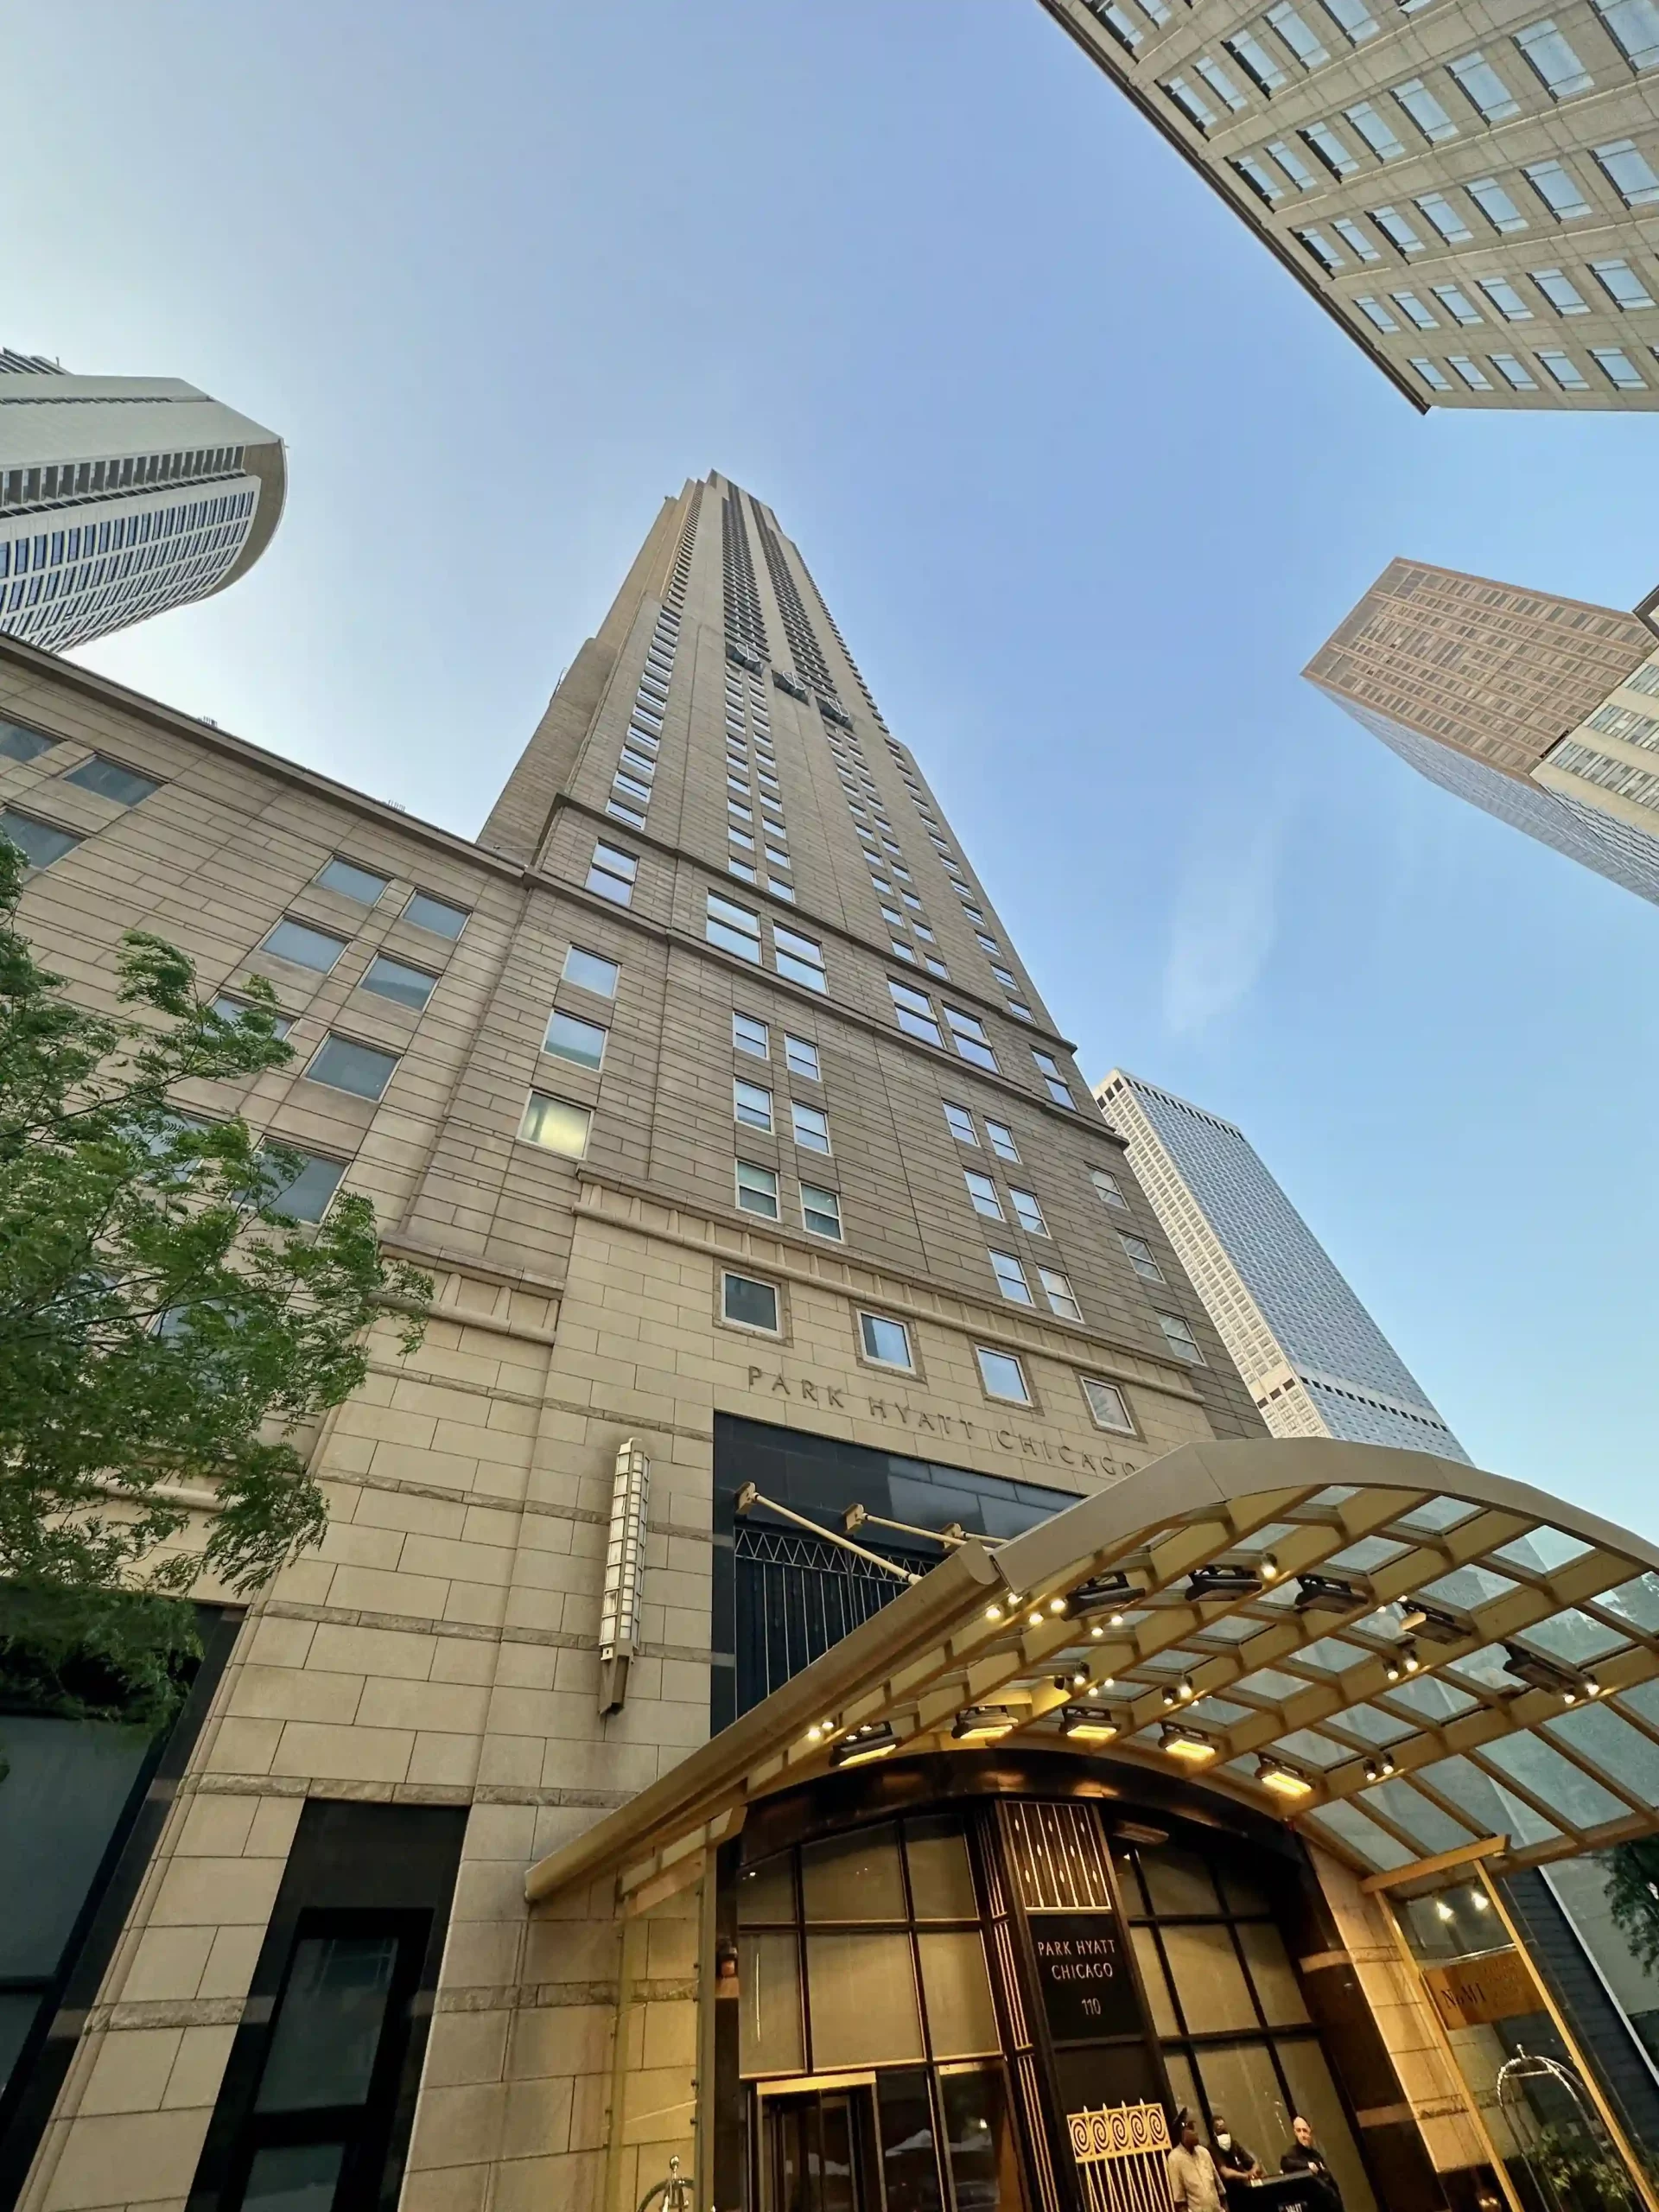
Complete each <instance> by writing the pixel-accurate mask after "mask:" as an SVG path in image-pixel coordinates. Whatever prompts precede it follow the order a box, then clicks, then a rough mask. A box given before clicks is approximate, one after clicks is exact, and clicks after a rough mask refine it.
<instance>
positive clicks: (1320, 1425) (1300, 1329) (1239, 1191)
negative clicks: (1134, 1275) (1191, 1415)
mask: <svg viewBox="0 0 1659 2212" xmlns="http://www.w3.org/2000/svg"><path fill="white" fill-rule="evenodd" d="M1096 1096H1097V1097H1098V1098H1099V1100H1100V1103H1101V1108H1102V1110H1103V1112H1104V1113H1105V1115H1106V1116H1107V1118H1108V1120H1109V1122H1111V1123H1112V1125H1113V1127H1114V1128H1116V1130H1117V1131H1118V1133H1119V1135H1122V1137H1124V1138H1126V1139H1127V1140H1128V1160H1129V1165H1130V1166H1131V1167H1132V1168H1133V1169H1134V1170H1135V1179H1136V1180H1137V1181H1138V1182H1139V1184H1140V1185H1141V1189H1142V1190H1144V1191H1145V1192H1146V1193H1147V1197H1148V1198H1150V1199H1151V1201H1152V1203H1153V1205H1154V1206H1155V1207H1156V1208H1157V1211H1158V1216H1159V1218H1160V1221H1161V1222H1162V1223H1163V1225H1164V1230H1165V1234H1166V1236H1168V1238H1169V1241H1170V1243H1171V1244H1172V1245H1173V1247H1174V1249H1175V1250H1176V1251H1177V1252H1178V1253H1179V1255H1180V1258H1181V1262H1182V1264H1183V1266H1184V1267H1185V1269H1186V1271H1187V1273H1188V1274H1189V1275H1190V1276H1191V1278H1192V1281H1193V1283H1194V1285H1195V1286H1196V1287H1197V1288H1198V1294H1199V1295H1200V1297H1201V1298H1202V1299H1203V1300H1204V1301H1205V1305H1206V1306H1208V1308H1209V1310H1210V1318H1211V1320H1212V1321H1213V1322H1214V1323H1215V1325H1216V1329H1217V1333H1218V1334H1219V1336H1220V1337H1221V1339H1222V1342H1223V1343H1224V1344H1225V1345H1226V1347H1227V1349H1228V1351H1230V1353H1231V1354H1232V1356H1233V1359H1234V1362H1235V1363H1236V1365H1237V1368H1238V1370H1239V1372H1240V1373H1241V1374H1242V1375H1243V1377H1244V1379H1245V1381H1246V1382H1247V1383H1249V1386H1250V1390H1251V1393H1252V1395H1254V1397H1255V1402H1256V1405H1257V1407H1258V1408H1259V1409H1260V1411H1261V1413H1262V1418H1263V1420H1264V1421H1266V1422H1267V1424H1268V1427H1269V1428H1270V1429H1271V1430H1272V1431H1273V1433H1274V1435H1275V1436H1338V1437H1347V1438H1350V1439H1351V1440H1353V1441H1354V1442H1355V1443H1361V1444H1392V1445H1398V1446H1405V1447H1408V1448H1412V1449H1415V1450H1417V1451H1419V1452H1438V1453H1439V1454H1440V1457H1441V1458H1443V1459H1461V1460H1465V1461H1466V1460H1467V1459H1468V1454H1467V1453H1466V1452H1465V1451H1464V1448H1463V1446H1461V1445H1460V1444H1459V1442H1458V1440H1457V1439H1456V1437H1455V1436H1453V1435H1452V1432H1451V1430H1450V1429H1449V1428H1447V1427H1446V1423H1445V1422H1444V1421H1442V1420H1441V1418H1440V1414H1438V1413H1437V1412H1436V1411H1435V1409H1434V1408H1433V1406H1432V1405H1431V1404H1430V1403H1429V1401H1428V1397H1427V1393H1426V1392H1425V1391H1424V1389H1423V1388H1422V1386H1421V1384H1420V1383H1418V1382H1417V1380H1416V1378H1415V1377H1414V1376H1413V1374H1412V1373H1411V1370H1409V1369H1408V1367H1407V1365H1406V1364H1405V1362H1404V1361H1403V1360H1402V1358H1401V1357H1400V1356H1399V1354H1398V1353H1397V1352H1396V1351H1395V1349H1394V1347H1393V1345H1392V1344H1389V1341H1388V1338H1386V1337H1385V1336H1384V1335H1383V1332H1382V1331H1381V1330H1380V1329H1379V1328H1378V1327H1377V1325H1376V1322H1375V1321H1373V1320H1372V1319H1371V1317H1370V1314H1369V1313H1367V1312H1366V1311H1365V1308H1364V1307H1363V1306H1362V1305H1361V1304H1360V1302H1359V1300H1358V1299H1357V1298H1356V1297H1355V1295H1354V1294H1353V1291H1352V1290H1351V1288H1350V1287H1349V1285H1348V1283H1347V1282H1346V1281H1345V1280H1344V1277H1343V1275H1342V1274H1341V1273H1340V1271H1339V1270H1338V1268H1337V1266H1336V1264H1335V1262H1333V1261H1332V1258H1331V1255H1330V1254H1329V1253H1328V1252H1327V1251H1326V1250H1325V1248H1324V1246H1323V1245H1322V1244H1321V1243H1319V1239H1318V1238H1317V1237H1316V1236H1314V1234H1313V1230H1311V1229H1309V1227H1308V1226H1307V1224H1306V1222H1305V1221H1304V1220H1303V1219H1302V1217H1301V1216H1300V1214H1299V1213H1298V1212H1297V1211H1296V1209H1295V1207H1294V1206H1293V1205H1292V1204H1291V1202H1290V1200H1289V1199H1288V1198H1287V1197H1286V1195H1285V1193H1284V1192H1283V1191H1282V1190H1281V1188H1280V1186H1279V1185H1278V1184H1277V1183H1276V1182H1275V1181H1274V1178H1273V1177H1272V1175H1270V1174H1269V1173H1268V1169H1267V1167H1266V1166H1265V1165H1264V1163H1263V1161H1262V1158H1261V1156H1260V1154H1258V1153H1257V1152H1256V1151H1255V1147H1253V1146H1252V1145H1251V1143H1250V1141H1249V1139H1248V1138H1247V1137H1246V1136H1245V1135H1244V1132H1243V1130H1242V1129H1240V1128H1236V1127H1235V1126H1234V1124H1233V1123H1232V1122H1224V1121H1223V1120H1222V1118H1221V1117H1220V1116H1219V1115H1217V1114H1211V1113H1209V1112H1207V1111H1206V1110H1205V1109H1204V1108H1203V1107H1201V1106H1194V1105H1193V1104H1192V1103H1191V1102H1190V1101H1189V1100H1187V1099H1185V1098H1177V1097H1176V1096H1174V1094H1173V1092H1171V1091H1167V1090H1160V1089H1159V1088H1158V1087H1157V1085H1156V1084H1150V1083H1143V1082H1142V1081H1141V1079H1140V1077H1137V1076H1132V1075H1127V1074H1125V1073H1124V1071H1122V1069H1121V1068H1114V1069H1113V1070H1112V1071H1111V1073H1110V1074H1109V1076H1108V1077H1106V1079H1105V1081H1104V1082H1103V1083H1102V1084H1100V1086H1099V1088H1098V1090H1096ZM1125 1243H1126V1245H1128V1247H1129V1248H1130V1249H1131V1256H1132V1257H1134V1258H1135V1261H1136V1264H1137V1265H1139V1266H1141V1268H1150V1267H1152V1266H1154V1265H1155V1264H1156V1263H1155V1262H1154V1260H1153V1257H1152V1255H1151V1254H1150V1253H1144V1254H1136V1253H1135V1250H1134V1246H1135V1239H1134V1238H1133V1237H1129V1236H1126V1238H1125Z"/></svg>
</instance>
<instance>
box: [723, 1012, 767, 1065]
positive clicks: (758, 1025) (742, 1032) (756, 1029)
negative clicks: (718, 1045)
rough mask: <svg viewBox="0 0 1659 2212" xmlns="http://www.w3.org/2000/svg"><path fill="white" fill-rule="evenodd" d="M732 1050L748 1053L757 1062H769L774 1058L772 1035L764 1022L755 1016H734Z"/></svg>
mask: <svg viewBox="0 0 1659 2212" xmlns="http://www.w3.org/2000/svg"><path fill="white" fill-rule="evenodd" d="M732 1050H733V1051H734V1052H747V1053H749V1054H750V1055H751V1057H752V1058H754V1059H757V1060H769V1059H770V1058H772V1033H771V1031H770V1030H769V1029H768V1028H767V1027H766V1023H765V1022H764V1021H757V1020H755V1019H754V1017H753V1014H733V1016H732Z"/></svg>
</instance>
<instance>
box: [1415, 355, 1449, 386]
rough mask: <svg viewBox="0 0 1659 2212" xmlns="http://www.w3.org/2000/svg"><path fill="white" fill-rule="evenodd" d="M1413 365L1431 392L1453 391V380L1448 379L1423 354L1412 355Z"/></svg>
mask: <svg viewBox="0 0 1659 2212" xmlns="http://www.w3.org/2000/svg"><path fill="white" fill-rule="evenodd" d="M1411 365H1412V367H1413V368H1414V369H1415V370H1416V372H1417V373H1418V375H1419V376H1420V377H1421V378H1422V380H1423V382H1424V383H1425V384H1426V385H1427V386H1428V388H1429V390H1430V391H1451V389H1452V379H1451V378H1450V377H1448V376H1447V375H1446V373H1445V372H1444V371H1443V370H1441V369H1438V368H1436V367H1435V365H1434V364H1433V361H1431V360H1428V359H1425V357H1424V356H1423V355H1422V354H1421V353H1414V354H1413V355H1412V357H1411Z"/></svg>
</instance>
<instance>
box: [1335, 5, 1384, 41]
mask: <svg viewBox="0 0 1659 2212" xmlns="http://www.w3.org/2000/svg"><path fill="white" fill-rule="evenodd" d="M1324 6H1325V14H1326V15H1327V16H1330V17H1331V19H1332V22H1335V23H1337V24H1338V25H1340V27H1341V28H1342V29H1344V31H1346V33H1347V34H1348V36H1349V38H1350V39H1351V41H1352V42H1353V43H1354V45H1356V46H1363V44H1364V42H1365V41H1366V40H1367V39H1368V38H1375V37H1376V22H1375V20H1374V19H1373V17H1372V15H1371V12H1370V9H1369V8H1367V7H1366V5H1365V3H1364V0H1324Z"/></svg>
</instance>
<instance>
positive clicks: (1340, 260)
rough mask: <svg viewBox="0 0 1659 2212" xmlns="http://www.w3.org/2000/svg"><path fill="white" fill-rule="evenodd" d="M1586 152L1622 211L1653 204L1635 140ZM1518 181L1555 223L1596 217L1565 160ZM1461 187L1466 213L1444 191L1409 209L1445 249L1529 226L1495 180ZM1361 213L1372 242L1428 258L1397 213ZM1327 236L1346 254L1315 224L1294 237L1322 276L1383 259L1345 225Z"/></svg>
mask: <svg viewBox="0 0 1659 2212" xmlns="http://www.w3.org/2000/svg"><path fill="white" fill-rule="evenodd" d="M1275 150H1276V149H1275ZM1588 150H1589V152H1590V154H1591V156H1592V158H1593V160H1594V162H1595V163H1596V166H1597V168H1599V170H1600V172H1601V174H1602V175H1603V176H1604V177H1605V179H1606V181H1607V182H1608V183H1609V184H1610V185H1611V187H1612V188H1613V190H1614V191H1615V192H1616V193H1617V194H1618V198H1619V200H1620V202H1621V203H1622V205H1623V206H1624V207H1647V206H1649V205H1651V204H1652V203H1653V202H1655V201H1659V174H1656V172H1655V170H1654V168H1653V165H1652V163H1651V162H1649V159H1648V157H1647V156H1646V155H1645V154H1643V152H1642V151H1641V150H1640V149H1639V148H1638V147H1637V144H1636V142H1635V141H1634V140H1633V139H1630V138H1613V139H1609V140H1608V141H1607V142H1606V143H1605V144H1603V145H1599V146H1592V147H1591V148H1590V149H1588ZM1521 174H1522V176H1524V178H1525V179H1526V181H1527V183H1528V185H1529V187H1530V188H1531V191H1532V194H1533V195H1534V196H1535V199H1536V200H1537V201H1538V202H1539V203H1540V204H1541V206H1542V207H1544V208H1545V209H1546V211H1547V212H1548V213H1549V214H1550V215H1551V216H1552V217H1554V219H1555V220H1556V221H1558V222H1562V223H1567V222H1572V221H1574V220H1575V219H1577V218H1578V217H1580V216H1582V215H1590V214H1593V213H1596V210H1595V208H1594V207H1592V203H1591V201H1590V200H1588V199H1587V198H1586V196H1585V193H1584V190H1583V188H1582V183H1581V181H1580V177H1579V176H1578V175H1576V174H1575V172H1574V171H1573V170H1572V169H1570V168H1568V166H1567V163H1566V162H1564V161H1554V160H1551V161H1543V162H1527V163H1526V164H1524V166H1523V167H1522V172H1521ZM1459 189H1460V190H1461V192H1462V193H1463V194H1464V196H1465V200H1466V202H1467V206H1466V207H1464V206H1460V205H1459V203H1458V201H1457V200H1455V199H1453V198H1452V195H1451V194H1450V192H1449V191H1447V192H1424V193H1420V194H1418V195H1417V197H1416V199H1415V200H1414V201H1413V202H1412V205H1413V206H1414V207H1415V208H1416V209H1417V211H1418V213H1420V214H1421V216H1422V217H1423V218H1424V219H1425V221H1426V222H1427V226H1429V228H1430V230H1431V231H1432V232H1433V235H1434V237H1435V238H1438V239H1439V240H1440V241H1441V242H1443V243H1444V244H1446V245H1467V244H1469V243H1470V242H1471V240H1472V239H1474V238H1476V237H1477V235H1478V234H1479V235H1484V232H1485V231H1486V230H1487V229H1490V230H1491V231H1495V232H1501V233H1503V234H1506V235H1507V234H1508V233H1510V232H1516V231H1524V230H1526V229H1527V228H1528V227H1529V225H1528V220H1527V217H1526V216H1525V214H1523V213H1522V210H1521V207H1520V206H1519V204H1518V203H1517V201H1516V198H1515V195H1514V194H1512V193H1511V192H1510V190H1509V189H1508V188H1507V187H1506V186H1503V185H1502V184H1500V183H1499V182H1498V181H1497V179H1496V178H1495V177H1481V178H1478V179H1477V180H1476V181H1474V182H1472V183H1470V184H1465V185H1463V186H1461V187H1460V188H1459ZM1363 213H1364V215H1365V219H1366V220H1367V222H1369V223H1370V225H1371V226H1372V229H1373V231H1374V232H1375V233H1376V236H1379V237H1381V238H1383V240H1385V241H1386V243H1387V244H1388V245H1390V246H1392V247H1393V248H1394V249H1395V251H1397V252H1399V253H1400V254H1402V255H1403V256H1404V257H1405V258H1406V259H1407V260H1409V259H1410V258H1411V257H1412V256H1413V255H1414V254H1419V253H1422V252H1423V251H1426V249H1427V245H1428V244H1429V242H1430V241H1429V240H1428V239H1426V238H1425V237H1424V235H1423V233H1422V232H1421V231H1420V230H1419V229H1418V228H1417V226H1416V225H1415V224H1414V222H1413V220H1412V219H1411V217H1410V216H1409V215H1408V214H1407V213H1404V211H1403V210H1402V209H1401V208H1400V207H1393V206H1389V207H1368V208H1366V209H1365V210H1364V211H1363ZM1477 226H1480V229H1479V231H1478V229H1477ZM1330 229H1331V230H1332V231H1334V232H1336V233H1337V234H1338V237H1339V238H1341V240H1342V242H1343V245H1345V246H1346V247H1347V248H1348V254H1344V253H1343V252H1342V251H1341V250H1340V249H1339V248H1338V247H1337V246H1335V245H1332V242H1331V239H1330V237H1329V236H1328V235H1327V233H1326V232H1325V230H1322V229H1321V228H1319V226H1317V225H1313V224H1310V225H1307V226H1305V227H1304V228H1301V229H1299V230H1298V231H1297V232H1296V233H1295V235H1296V238H1297V239H1298V241H1299V243H1300V245H1301V246H1302V247H1303V249H1304V251H1306V253H1307V254H1308V255H1309V257H1311V258H1312V259H1313V261H1315V262H1317V263H1318V264H1319V267H1320V268H1321V269H1323V270H1325V272H1326V273H1327V275H1329V274H1331V273H1332V272H1334V271H1335V270H1338V269H1343V268H1345V267H1346V266H1347V264H1348V257H1349V254H1351V256H1352V257H1353V258H1354V259H1355V260H1356V261H1358V262H1360V263H1362V264H1376V263H1379V262H1381V261H1382V260H1383V253H1382V251H1381V250H1380V249H1379V247H1378V246H1377V245H1376V238H1375V237H1373V236H1371V235H1370V234H1368V233H1367V232H1366V231H1365V230H1364V228H1363V226H1361V225H1360V224H1359V223H1358V222H1357V221H1355V220H1354V219H1351V218H1350V217H1348V216H1342V217H1339V218H1338V219H1336V220H1334V221H1332V224H1331V226H1330ZM1610 289H1611V288H1610ZM1642 289H1643V290H1645V289H1646V288H1645V286H1643V287H1642ZM1619 304H1620V305H1621V306H1624V305H1626V304H1630V305H1634V306H1640V305H1641V304H1642V302H1640V301H1638V300H1636V299H1634V297H1632V298H1631V299H1630V301H1629V302H1626V301H1624V300H1621V301H1620V302H1619Z"/></svg>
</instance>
